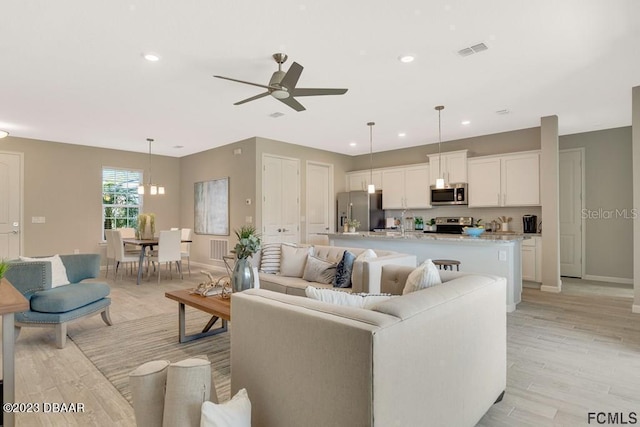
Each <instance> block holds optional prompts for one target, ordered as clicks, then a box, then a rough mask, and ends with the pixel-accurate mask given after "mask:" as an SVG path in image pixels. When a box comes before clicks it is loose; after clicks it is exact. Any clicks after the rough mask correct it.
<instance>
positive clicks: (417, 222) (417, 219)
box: [413, 216, 424, 230]
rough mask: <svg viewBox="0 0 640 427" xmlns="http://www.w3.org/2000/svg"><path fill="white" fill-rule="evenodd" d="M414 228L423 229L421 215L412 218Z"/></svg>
mask: <svg viewBox="0 0 640 427" xmlns="http://www.w3.org/2000/svg"><path fill="white" fill-rule="evenodd" d="M413 222H414V224H415V227H416V230H424V220H423V219H422V217H421V216H417V217H415V218H414V220H413Z"/></svg>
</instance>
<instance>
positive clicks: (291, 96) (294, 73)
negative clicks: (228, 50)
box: [213, 53, 347, 111]
mask: <svg viewBox="0 0 640 427" xmlns="http://www.w3.org/2000/svg"><path fill="white" fill-rule="evenodd" d="M287 58H288V56H287V55H285V54H284V53H274V54H273V59H275V61H276V62H277V63H278V71H276V72H275V73H273V75H272V76H271V80H269V84H268V85H263V84H259V83H252V82H246V81H244V80H238V79H232V78H230V77H224V76H213V77H217V78H219V79H225V80H231V81H232V82H238V83H244V84H247V85H252V86H258V87H262V88H265V89H266V90H267V91H266V92H263V93H261V94H258V95H256V96H252V97H251V98H247V99H243V100H242V101H238V102H236V103H234V104H233V105H240V104H244V103H245V102H249V101H255V100H256V99H260V98H263V97H265V96H267V95H271V96H273V97H274V98H275V99H277V100H278V101H280V102H282V103H284V104H287V105H288V106H289V107H291V108H293V109H294V110H296V111H304V110H305V108H304V106H303V105H302V104H300V103H299V102H298V101H297V100H296V99H295V97H296V96H317V95H343V94H344V93H346V92H347V89H318V88H296V84H298V79H299V78H300V74H302V70H303V67H302V65H300V64H298V63H297V62H294V63H293V64H291V67H289V70H288V71H287V72H284V71H282V64H284V63H285V62H286V60H287Z"/></svg>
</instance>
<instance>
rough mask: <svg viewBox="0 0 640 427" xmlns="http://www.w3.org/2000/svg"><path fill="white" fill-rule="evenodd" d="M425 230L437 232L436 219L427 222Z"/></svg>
mask: <svg viewBox="0 0 640 427" xmlns="http://www.w3.org/2000/svg"><path fill="white" fill-rule="evenodd" d="M427 227H428V228H427ZM425 229H426V230H427V231H436V219H435V218H431V219H430V220H429V221H427V225H426V226H425Z"/></svg>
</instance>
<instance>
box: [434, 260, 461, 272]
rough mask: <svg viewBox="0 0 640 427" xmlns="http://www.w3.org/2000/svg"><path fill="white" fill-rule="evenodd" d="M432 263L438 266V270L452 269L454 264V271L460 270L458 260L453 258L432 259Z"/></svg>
mask: <svg viewBox="0 0 640 427" xmlns="http://www.w3.org/2000/svg"><path fill="white" fill-rule="evenodd" d="M433 263H434V264H435V265H437V266H438V268H439V269H440V270H447V269H449V270H451V271H453V266H454V265H455V266H456V271H460V261H458V260H455V259H434V260H433Z"/></svg>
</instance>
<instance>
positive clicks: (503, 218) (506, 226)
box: [498, 216, 513, 231]
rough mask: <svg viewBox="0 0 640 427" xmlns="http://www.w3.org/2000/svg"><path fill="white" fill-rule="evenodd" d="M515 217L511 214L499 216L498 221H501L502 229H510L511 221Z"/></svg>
mask: <svg viewBox="0 0 640 427" xmlns="http://www.w3.org/2000/svg"><path fill="white" fill-rule="evenodd" d="M512 219H513V218H511V217H510V216H501V217H498V221H500V230H501V231H509V223H510V222H511V220H512Z"/></svg>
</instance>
